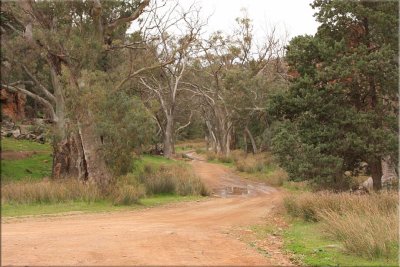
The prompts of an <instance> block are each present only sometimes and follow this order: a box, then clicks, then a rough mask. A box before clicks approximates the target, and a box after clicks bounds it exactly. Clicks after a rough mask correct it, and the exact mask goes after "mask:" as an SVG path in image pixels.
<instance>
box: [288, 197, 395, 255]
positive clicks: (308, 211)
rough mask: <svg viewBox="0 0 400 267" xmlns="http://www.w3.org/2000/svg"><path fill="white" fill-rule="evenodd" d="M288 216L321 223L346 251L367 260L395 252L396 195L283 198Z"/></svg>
mask: <svg viewBox="0 0 400 267" xmlns="http://www.w3.org/2000/svg"><path fill="white" fill-rule="evenodd" d="M284 203H285V207H286V209H287V211H288V212H289V214H291V215H292V216H294V217H300V218H302V219H303V220H305V221H312V222H318V221H319V222H321V224H322V226H323V229H324V230H325V232H326V233H327V234H328V235H329V236H331V237H333V238H334V239H336V240H338V241H341V242H342V243H343V246H344V248H345V250H346V251H347V252H350V253H353V254H356V255H359V256H363V257H365V258H368V259H374V258H382V257H384V258H393V257H395V256H394V255H395V253H396V251H397V250H398V243H397V242H398V238H399V234H398V227H399V225H398V194H397V192H382V193H373V194H370V195H355V194H350V193H339V194H335V193H330V192H319V193H303V194H299V195H292V196H290V197H287V198H285V200H284Z"/></svg>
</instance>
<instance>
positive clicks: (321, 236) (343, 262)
mask: <svg viewBox="0 0 400 267" xmlns="http://www.w3.org/2000/svg"><path fill="white" fill-rule="evenodd" d="M283 236H284V240H285V249H287V250H288V251H290V252H292V253H294V255H295V257H296V259H297V260H298V261H300V263H304V264H306V265H310V266H398V259H397V258H394V259H376V260H366V259H364V258H362V257H358V256H353V255H350V254H346V253H345V252H344V250H343V247H342V244H340V242H338V241H332V240H330V239H328V238H327V237H326V234H325V233H324V232H323V230H322V227H321V224H320V223H308V222H302V221H294V222H293V224H292V225H291V226H290V227H289V229H288V230H286V231H285V232H284V235H283ZM349 238H352V237H349Z"/></svg>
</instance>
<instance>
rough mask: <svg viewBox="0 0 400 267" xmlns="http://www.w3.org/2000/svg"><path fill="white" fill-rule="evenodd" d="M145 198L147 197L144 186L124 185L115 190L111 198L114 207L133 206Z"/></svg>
mask: <svg viewBox="0 0 400 267" xmlns="http://www.w3.org/2000/svg"><path fill="white" fill-rule="evenodd" d="M143 196H145V188H144V187H143V185H129V184H123V185H120V186H118V187H116V188H115V189H114V190H113V192H112V194H111V195H110V198H111V200H112V202H113V204H114V205H132V204H136V203H138V201H139V199H140V198H141V197H143Z"/></svg>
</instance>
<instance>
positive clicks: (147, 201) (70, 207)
mask: <svg viewBox="0 0 400 267" xmlns="http://www.w3.org/2000/svg"><path fill="white" fill-rule="evenodd" d="M202 198H203V197H200V196H178V195H154V196H151V197H147V198H143V199H140V201H139V204H133V205H128V206H118V205H113V204H112V203H111V201H95V202H84V201H71V202H64V203H52V204H36V203H35V204H18V205H11V204H4V205H1V215H2V216H3V217H18V216H29V215H43V214H60V213H66V212H83V213H96V212H112V211H124V210H135V209H140V208H146V207H154V206H159V205H163V204H168V203H176V202H184V201H195V200H199V199H202Z"/></svg>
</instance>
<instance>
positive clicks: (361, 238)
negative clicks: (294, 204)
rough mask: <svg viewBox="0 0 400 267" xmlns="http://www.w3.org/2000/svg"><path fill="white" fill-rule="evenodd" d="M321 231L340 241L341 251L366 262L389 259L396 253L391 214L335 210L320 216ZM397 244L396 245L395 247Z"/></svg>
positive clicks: (395, 225) (394, 221) (395, 230)
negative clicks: (361, 258)
mask: <svg viewBox="0 0 400 267" xmlns="http://www.w3.org/2000/svg"><path fill="white" fill-rule="evenodd" d="M320 217H321V219H322V222H323V227H324V230H325V231H326V232H327V233H328V234H329V235H330V236H332V237H333V238H336V239H337V240H339V241H341V242H343V245H344V248H345V249H346V250H347V251H349V252H352V253H354V254H357V255H360V256H364V257H366V258H369V259H373V258H380V257H387V258H389V257H392V256H395V255H396V252H397V251H398V244H397V242H398V228H399V225H398V216H397V213H396V212H393V213H390V214H379V213H378V214H376V213H375V214H372V213H370V212H368V214H362V215H360V214H357V213H354V212H350V213H348V214H344V215H340V214H339V213H337V212H334V211H325V212H321V213H320ZM396 244H397V246H396Z"/></svg>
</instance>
